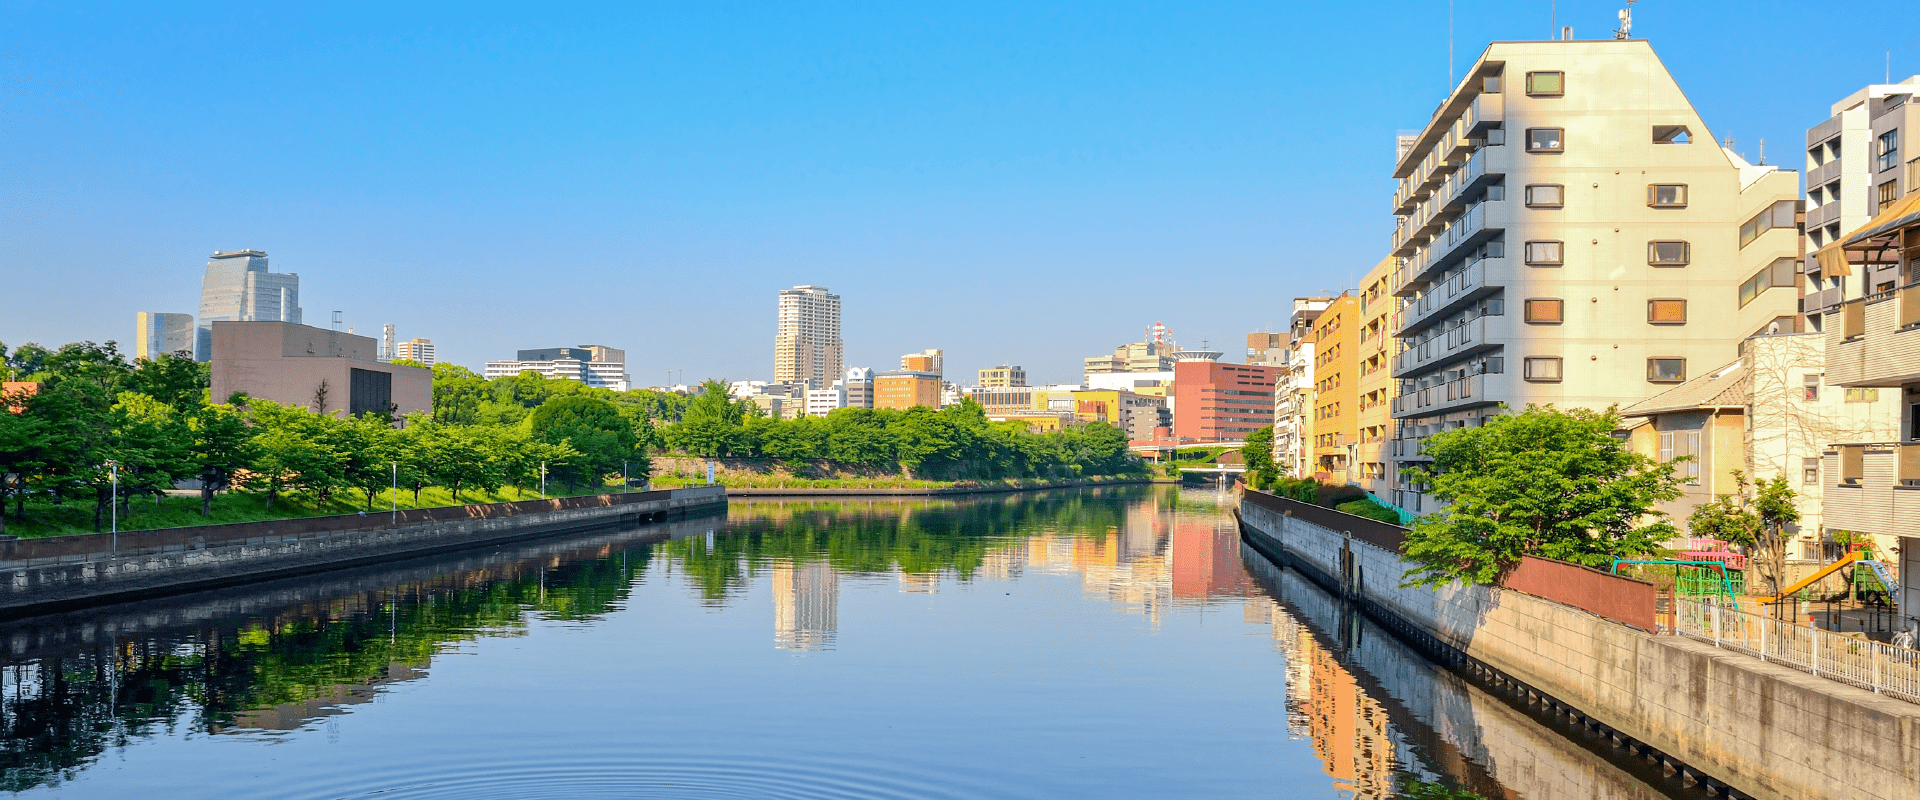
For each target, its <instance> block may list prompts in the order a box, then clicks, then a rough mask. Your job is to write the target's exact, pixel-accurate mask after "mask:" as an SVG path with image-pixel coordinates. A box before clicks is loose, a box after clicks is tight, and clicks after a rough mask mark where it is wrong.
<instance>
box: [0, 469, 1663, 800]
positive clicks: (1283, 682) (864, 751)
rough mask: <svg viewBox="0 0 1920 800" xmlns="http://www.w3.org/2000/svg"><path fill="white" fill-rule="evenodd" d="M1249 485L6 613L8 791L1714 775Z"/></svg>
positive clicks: (1147, 783)
mask: <svg viewBox="0 0 1920 800" xmlns="http://www.w3.org/2000/svg"><path fill="white" fill-rule="evenodd" d="M1229 505H1230V503H1229V499H1228V498H1225V497H1222V496H1220V495H1217V494H1215V493H1212V492H1193V491H1186V492H1184V493H1183V492H1182V491H1180V490H1177V489H1174V488H1172V487H1152V488H1148V487H1117V488H1108V489H1098V490H1084V491H1062V492H1044V493H1033V494H1024V495H1013V496H1000V497H990V498H981V499H967V500H954V501H949V500H941V501H901V502H895V501H883V502H864V501H862V502H775V501H770V500H769V501H745V502H741V501H736V502H734V503H733V504H732V505H731V507H730V508H729V510H728V513H727V515H726V516H724V517H711V518H705V519H694V520H687V521H684V522H678V523H673V524H671V525H670V526H666V530H665V532H667V533H670V534H672V535H673V537H674V538H673V539H671V540H669V541H665V542H658V541H652V540H653V539H657V537H658V535H659V534H660V533H662V530H663V529H662V526H653V527H650V528H638V529H634V530H628V531H601V532H595V533H591V534H576V535H570V536H567V537H562V538H556V539H549V540H540V541H536V542H529V543H524V544H521V545H516V546H510V547H503V548H498V549H494V550H487V551H481V552H473V553H463V554H455V555H449V556H440V557H435V558H432V559H422V560H418V561H413V562H407V563H404V564H398V565H392V566H388V567H381V568H368V569H358V570H349V571H341V572H334V573H328V574H325V575H320V576H313V577H308V578H302V579H292V580H284V581H277V582H271V583H263V584H257V585H252V586H247V587H240V588H235V589H228V590H221V591H215V592H204V593H199V594H194V595H188V596H182V597H177V598H168V599H164V600H155V601H148V602H144V603H139V604H128V605H124V606H116V607H110V608H103V609H96V610H92V611H87V612H84V613H75V614H71V615H66V616H62V617H54V618H42V619H36V620H27V621H21V622H16V623H11V624H8V625H4V626H0V657H3V658H4V667H3V668H0V692H3V696H0V737H3V738H4V741H3V743H0V747H4V753H3V754H0V758H4V761H0V789H4V790H6V791H11V792H18V793H22V794H26V795H31V796H40V795H52V796H71V797H115V798H133V797H173V796H195V797H213V796H220V797H288V798H360V797H372V796H378V797H380V798H382V799H383V800H386V799H388V798H421V797H463V798H464V797H635V796H646V797H912V798H942V797H991V798H1002V797H1008V798H1011V797H1092V796H1099V797H1282V798H1322V797H1326V798H1350V797H1390V796H1395V794H1396V792H1398V791H1399V789H1397V788H1396V787H1400V786H1412V787H1414V789H1413V791H1419V792H1427V793H1429V794H1426V795H1423V796H1442V795H1440V794H1438V792H1442V791H1444V790H1445V789H1446V788H1449V787H1466V788H1468V789H1471V790H1473V791H1475V792H1477V793H1479V794H1481V795H1484V796H1486V797H1489V798H1556V797H1566V798H1583V799H1584V798H1596V797H1598V798H1664V797H1691V796H1693V795H1691V794H1690V793H1688V792H1687V791H1686V790H1684V789H1682V788H1681V787H1680V786H1679V785H1678V784H1677V783H1674V782H1673V781H1672V780H1671V779H1665V778H1663V777H1662V776H1660V774H1659V773H1657V772H1651V771H1649V770H1647V769H1646V768H1644V767H1641V766H1639V765H1637V764H1635V763H1632V762H1624V761H1620V760H1618V759H1616V758H1614V757H1613V755H1612V754H1610V753H1607V752H1606V751H1605V749H1604V748H1589V747H1588V746H1585V745H1583V744H1581V743H1579V742H1576V741H1574V739H1576V738H1578V736H1577V734H1575V733H1572V732H1571V731H1570V729H1566V728H1564V727H1555V724H1554V723H1553V722H1551V721H1544V720H1538V719H1535V718H1533V717H1530V716H1528V715H1527V714H1526V713H1524V712H1522V711H1521V710H1519V709H1517V708H1515V707H1513V706H1512V705H1510V704H1508V703H1506V702H1503V701H1502V700H1500V699H1498V698H1496V697H1493V696H1491V695H1487V694H1485V693H1482V692H1481V691H1480V690H1479V689H1477V688H1475V687H1474V686H1472V685H1470V684H1469V683H1468V682H1466V681H1465V680H1463V679H1461V678H1459V677H1458V676H1455V675H1453V674H1451V673H1448V672H1446V671H1444V670H1441V669H1438V668H1436V667H1435V666H1433V665H1432V664H1430V663H1428V662H1427V661H1425V660H1423V659H1422V658H1420V656H1418V655H1417V654H1415V653H1414V652H1412V651H1411V650H1409V649H1407V648H1406V647H1405V646H1403V645H1402V644H1401V643H1400V642H1399V641H1398V640H1396V639H1394V638H1393V637H1392V636H1390V635H1388V634H1386V633H1384V632H1383V631H1381V630H1380V629H1377V628H1375V627H1374V626H1373V625H1372V624H1371V623H1370V622H1369V621H1367V620H1365V619H1363V618H1360V617H1358V616H1357V615H1355V614H1353V613H1352V612H1351V611H1350V610H1349V609H1345V608H1342V607H1341V606H1340V604H1339V603H1338V602H1337V601H1336V600H1335V599H1334V598H1332V597H1330V596H1329V595H1328V594H1327V593H1325V592H1323V591H1321V590H1320V589H1318V588H1317V587H1315V586H1314V585H1312V584H1310V583H1308V582H1306V581H1304V580H1302V579H1301V577H1300V576H1299V575H1298V574H1297V573H1294V572H1291V571H1288V570H1283V569H1280V568H1278V567H1275V566H1274V565H1272V564H1270V563H1268V562H1267V561H1266V560H1265V559H1263V558H1261V557H1260V556H1259V555H1258V554H1256V553H1253V552H1252V551H1250V550H1243V548H1242V546H1241V544H1240V542H1239V539H1238V537H1237V535H1236V533H1235V528H1234V524H1233V520H1232V517H1231V516H1230V515H1229V513H1228V508H1229ZM1408 782H1420V783H1408Z"/></svg>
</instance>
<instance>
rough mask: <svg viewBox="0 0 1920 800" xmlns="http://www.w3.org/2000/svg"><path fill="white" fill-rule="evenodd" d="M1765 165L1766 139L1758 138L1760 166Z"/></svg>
mask: <svg viewBox="0 0 1920 800" xmlns="http://www.w3.org/2000/svg"><path fill="white" fill-rule="evenodd" d="M1766 165H1767V140H1765V139H1761V140H1760V166H1763V167H1764V166H1766Z"/></svg>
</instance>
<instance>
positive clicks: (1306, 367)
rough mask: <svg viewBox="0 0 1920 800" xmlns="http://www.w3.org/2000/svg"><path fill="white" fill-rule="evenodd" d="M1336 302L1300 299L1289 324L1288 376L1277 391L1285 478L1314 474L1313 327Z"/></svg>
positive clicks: (1276, 445)
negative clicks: (1322, 313) (1322, 314)
mask: <svg viewBox="0 0 1920 800" xmlns="http://www.w3.org/2000/svg"><path fill="white" fill-rule="evenodd" d="M1332 303H1333V300H1332V298H1327V297H1296V298H1294V299H1293V314H1292V316H1291V317H1289V318H1288V322H1287V339H1288V346H1287V356H1286V370H1287V371H1286V372H1284V373H1282V374H1281V375H1280V379H1279V380H1278V381H1277V382H1276V383H1275V385H1274V391H1273V462H1274V464H1275V465H1276V466H1278V467H1279V468H1280V472H1281V474H1283V475H1286V476H1288V477H1293V478H1304V477H1307V476H1309V475H1312V474H1313V407H1314V382H1315V381H1316V380H1318V378H1315V377H1314V374H1313V361H1314V339H1313V325H1314V322H1315V321H1317V320H1319V319H1320V314H1321V312H1324V311H1326V310H1327V308H1328V307H1329V306H1330V305H1332Z"/></svg>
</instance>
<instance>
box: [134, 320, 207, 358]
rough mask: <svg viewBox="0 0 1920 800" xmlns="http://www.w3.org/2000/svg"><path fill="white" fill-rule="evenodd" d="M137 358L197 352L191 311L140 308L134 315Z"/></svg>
mask: <svg viewBox="0 0 1920 800" xmlns="http://www.w3.org/2000/svg"><path fill="white" fill-rule="evenodd" d="M133 341H134V351H133V356H134V357H135V358H146V359H152V358H158V357H159V356H160V354H161V353H168V354H172V353H179V352H183V351H184V352H185V353H186V354H187V355H188V356H189V357H191V356H192V355H193V352H194V341H195V337H194V331H193V315H192V314H169V313H166V312H162V311H141V312H139V313H136V314H134V315H133Z"/></svg>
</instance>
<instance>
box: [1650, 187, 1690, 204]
mask: <svg viewBox="0 0 1920 800" xmlns="http://www.w3.org/2000/svg"><path fill="white" fill-rule="evenodd" d="M1647 205H1649V206H1652V207H1654V208H1686V207H1687V185H1686V184H1684V183H1653V184H1648V185H1647Z"/></svg>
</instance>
